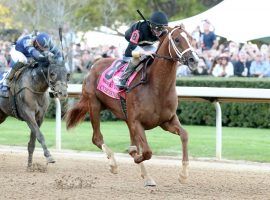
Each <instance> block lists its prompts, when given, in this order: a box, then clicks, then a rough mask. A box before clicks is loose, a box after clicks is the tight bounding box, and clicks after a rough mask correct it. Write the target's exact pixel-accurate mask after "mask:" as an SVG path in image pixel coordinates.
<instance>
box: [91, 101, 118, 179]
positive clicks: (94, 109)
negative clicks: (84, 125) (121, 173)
mask: <svg viewBox="0 0 270 200" xmlns="http://www.w3.org/2000/svg"><path fill="white" fill-rule="evenodd" d="M100 111H101V104H100V102H99V101H98V100H97V99H96V98H91V104H90V111H89V113H90V120H91V124H92V127H93V136H92V142H93V144H95V145H96V146H97V147H98V148H100V149H102V151H103V152H104V153H106V155H107V158H108V159H109V165H110V172H112V173H113V174H116V173H117V164H116V160H115V157H114V153H113V151H112V150H111V149H110V148H109V147H108V146H107V145H106V144H104V141H103V136H102V134H101V132H100Z"/></svg>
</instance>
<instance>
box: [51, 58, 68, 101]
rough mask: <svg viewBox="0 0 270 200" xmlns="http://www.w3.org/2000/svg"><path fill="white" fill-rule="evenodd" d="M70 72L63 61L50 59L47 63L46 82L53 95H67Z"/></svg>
mask: <svg viewBox="0 0 270 200" xmlns="http://www.w3.org/2000/svg"><path fill="white" fill-rule="evenodd" d="M69 77H70V74H69V73H68V72H67V70H66V67H65V63H64V62H55V61H50V63H49V65H48V75H47V83H48V85H49V87H50V89H51V92H52V94H53V96H54V97H67V82H68V81H69Z"/></svg>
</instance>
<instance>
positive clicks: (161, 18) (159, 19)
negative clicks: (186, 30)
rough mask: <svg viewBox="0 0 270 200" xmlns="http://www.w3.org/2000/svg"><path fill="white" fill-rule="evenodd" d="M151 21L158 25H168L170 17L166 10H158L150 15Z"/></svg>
mask: <svg viewBox="0 0 270 200" xmlns="http://www.w3.org/2000/svg"><path fill="white" fill-rule="evenodd" d="M149 21H150V23H151V24H154V25H157V26H167V25H168V17H167V15H166V14H165V13H164V12H161V11H156V12H154V13H153V14H152V15H151V17H150V20H149Z"/></svg>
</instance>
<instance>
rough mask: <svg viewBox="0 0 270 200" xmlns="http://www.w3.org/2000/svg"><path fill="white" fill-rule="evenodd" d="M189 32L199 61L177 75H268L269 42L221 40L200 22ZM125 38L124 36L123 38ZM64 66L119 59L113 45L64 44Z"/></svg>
mask: <svg viewBox="0 0 270 200" xmlns="http://www.w3.org/2000/svg"><path fill="white" fill-rule="evenodd" d="M202 29H203V30H201V28H200V26H198V27H197V28H196V29H195V30H194V31H193V32H192V33H191V35H192V37H193V41H192V46H193V47H194V48H195V50H196V52H197V53H198V55H199V57H200V60H199V64H198V68H197V70H196V71H193V72H191V71H190V70H189V68H188V66H185V65H179V67H178V70H177V76H178V77H179V76H195V75H208V76H215V77H231V76H238V77H259V78H262V77H270V45H266V44H263V45H261V46H260V47H259V46H258V45H256V44H252V43H250V42H248V43H246V44H238V43H235V42H233V41H226V40H225V42H222V43H221V41H220V40H219V39H220V38H219V37H218V36H216V35H215V32H214V29H213V26H212V25H211V24H210V22H208V21H204V22H203V26H202ZM123 40H124V38H123ZM10 48H11V43H10V42H5V41H0V78H1V74H3V72H5V71H7V70H8V69H9V61H10V54H9V51H10ZM64 54H65V56H66V60H67V62H68V63H67V64H66V67H67V68H68V70H69V71H70V72H78V73H84V72H87V71H88V70H89V69H90V68H91V66H92V64H93V63H94V62H95V60H97V59H99V58H101V57H112V58H121V57H122V54H123V52H119V50H118V48H117V47H116V46H112V45H111V46H109V45H108V46H98V47H88V46H87V44H86V43H84V42H80V43H75V42H73V43H70V45H69V46H65V45H64Z"/></svg>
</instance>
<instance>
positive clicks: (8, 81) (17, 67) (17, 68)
mask: <svg viewBox="0 0 270 200" xmlns="http://www.w3.org/2000/svg"><path fill="white" fill-rule="evenodd" d="M23 66H24V63H22V62H17V63H16V64H15V65H14V67H13V68H12V69H11V71H10V73H9V75H8V77H7V79H6V84H7V86H8V87H10V83H11V81H12V79H13V78H14V76H15V74H16V72H17V71H18V70H19V69H21V68H22V67H23Z"/></svg>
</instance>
